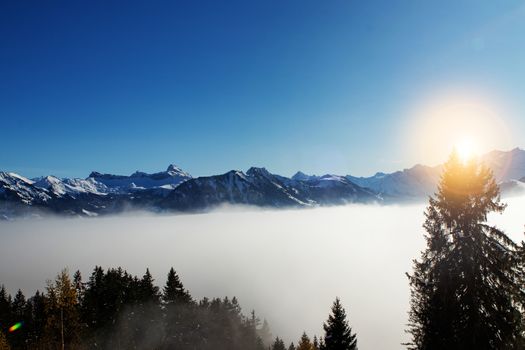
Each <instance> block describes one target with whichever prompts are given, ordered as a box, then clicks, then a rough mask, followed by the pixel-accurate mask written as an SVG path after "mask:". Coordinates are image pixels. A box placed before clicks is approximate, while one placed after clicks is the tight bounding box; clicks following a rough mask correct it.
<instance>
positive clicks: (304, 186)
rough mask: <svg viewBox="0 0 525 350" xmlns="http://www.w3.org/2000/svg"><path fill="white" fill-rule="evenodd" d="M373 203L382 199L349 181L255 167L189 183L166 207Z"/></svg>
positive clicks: (202, 207)
mask: <svg viewBox="0 0 525 350" xmlns="http://www.w3.org/2000/svg"><path fill="white" fill-rule="evenodd" d="M371 201H379V198H378V197H377V196H376V195H375V194H374V193H372V192H371V191H369V190H366V189H363V188H360V187H359V186H357V185H356V184H354V183H351V182H350V181H348V180H346V179H345V178H341V177H333V176H327V177H326V178H324V179H323V180H308V181H298V180H294V179H290V178H286V177H283V176H279V175H275V174H272V173H270V172H269V171H268V170H266V169H265V168H255V167H252V168H250V169H249V170H248V171H247V172H246V173H244V172H242V171H235V170H232V171H229V172H227V173H225V174H222V175H215V176H207V177H199V178H195V179H192V180H188V181H186V182H184V183H183V184H181V185H180V186H178V187H177V188H176V189H175V190H173V191H172V192H171V193H170V194H169V195H168V196H167V197H166V198H165V200H164V201H163V202H162V204H163V205H162V206H163V207H170V208H178V209H183V210H197V209H206V208H209V207H210V206H216V205H219V204H224V203H228V204H244V205H256V206H263V207H268V206H270V207H305V206H315V205H329V204H342V203H351V202H371Z"/></svg>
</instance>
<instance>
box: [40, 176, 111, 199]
mask: <svg viewBox="0 0 525 350" xmlns="http://www.w3.org/2000/svg"><path fill="white" fill-rule="evenodd" d="M33 181H34V183H33V185H34V186H35V187H38V188H41V189H45V190H48V191H50V192H53V193H54V194H56V195H57V196H63V195H65V194H69V195H71V196H73V197H74V196H75V195H78V194H80V193H91V194H97V195H105V194H106V193H108V192H109V189H108V187H107V186H106V185H104V184H103V183H101V182H97V181H96V180H95V179H93V178H87V179H85V180H84V179H59V178H57V177H55V176H52V175H48V176H43V177H40V178H37V179H33Z"/></svg>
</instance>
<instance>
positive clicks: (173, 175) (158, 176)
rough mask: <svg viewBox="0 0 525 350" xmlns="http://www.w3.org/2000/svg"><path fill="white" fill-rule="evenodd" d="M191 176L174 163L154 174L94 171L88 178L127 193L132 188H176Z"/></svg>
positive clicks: (110, 188)
mask: <svg viewBox="0 0 525 350" xmlns="http://www.w3.org/2000/svg"><path fill="white" fill-rule="evenodd" d="M191 178H192V177H191V175H189V174H188V173H186V172H184V171H183V170H182V169H180V168H179V167H177V166H176V165H174V164H172V165H170V166H169V167H168V169H167V170H166V171H162V172H158V173H154V174H148V173H144V172H140V171H136V172H135V173H133V174H131V175H130V176H125V175H112V174H101V173H99V172H96V171H94V172H92V173H91V174H90V175H89V177H88V180H89V179H93V180H95V181H96V182H98V183H101V184H103V185H105V186H106V187H107V188H108V189H109V190H110V191H112V192H117V193H125V192H128V191H130V190H137V189H151V188H157V187H163V188H167V187H171V188H175V187H177V186H178V185H179V184H181V183H183V182H184V181H187V180H189V179H191Z"/></svg>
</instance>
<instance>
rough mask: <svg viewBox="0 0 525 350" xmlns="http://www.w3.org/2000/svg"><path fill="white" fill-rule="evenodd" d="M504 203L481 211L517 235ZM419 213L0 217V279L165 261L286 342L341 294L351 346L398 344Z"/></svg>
mask: <svg viewBox="0 0 525 350" xmlns="http://www.w3.org/2000/svg"><path fill="white" fill-rule="evenodd" d="M507 202H508V203H509V206H508V208H507V210H506V212H505V214H503V215H497V216H491V218H490V220H491V221H492V222H494V223H496V224H497V225H498V226H499V227H501V228H503V229H505V230H506V232H507V233H508V234H509V236H511V237H512V238H513V239H514V240H516V241H521V239H522V236H523V225H524V224H525V216H524V215H523V212H524V209H525V198H523V197H521V198H511V199H508V200H507ZM423 211H424V206H422V205H414V206H372V205H352V206H347V207H336V208H320V209H303V210H283V211H255V210H251V211H243V210H241V211H238V210H226V211H217V212H213V213H208V214H200V215H176V216H154V215H151V214H133V215H125V216H118V217H106V218H97V219H38V220H23V221H18V222H11V223H9V222H0V284H5V285H6V286H7V287H8V289H9V291H10V292H14V291H15V289H17V288H21V289H22V290H23V291H24V293H26V295H28V294H33V293H34V291H35V290H36V289H37V288H39V289H43V288H44V286H45V280H46V279H47V278H54V276H55V275H56V273H57V272H59V271H60V270H61V269H62V268H64V267H68V268H69V269H70V271H71V272H73V271H74V270H77V269H79V270H80V271H81V272H82V273H83V277H84V280H87V278H88V277H89V274H90V273H91V270H92V269H93V267H94V266H95V265H101V266H103V267H104V268H107V267H116V266H122V267H123V268H125V269H127V270H128V271H129V272H131V273H133V274H137V275H139V276H141V275H142V274H143V273H144V271H145V268H146V267H149V268H150V270H151V272H152V274H153V275H154V277H155V278H156V283H157V284H158V285H162V284H163V283H164V281H165V275H166V274H167V272H168V270H169V268H170V267H171V266H173V267H174V268H175V269H176V270H177V272H178V273H179V275H180V276H181V278H182V281H183V283H184V284H185V286H186V287H187V288H188V289H189V290H190V292H191V293H192V295H193V296H195V297H197V298H201V297H203V296H209V297H213V296H234V295H235V296H237V297H238V298H239V300H240V302H241V305H242V307H243V310H244V312H245V313H248V312H249V311H250V310H251V309H255V310H256V312H257V313H258V314H259V316H260V317H261V318H266V319H267V320H268V321H269V323H270V326H271V328H272V332H273V333H274V335H279V336H280V337H284V338H285V340H286V341H288V342H289V341H292V340H293V341H294V342H295V343H297V339H298V338H299V336H300V335H301V333H302V331H303V330H305V331H306V332H307V333H308V334H309V335H312V336H313V335H314V334H317V335H320V334H322V333H321V330H322V328H321V326H322V322H323V321H324V320H326V318H327V316H328V313H329V309H330V306H331V303H332V302H333V300H334V298H335V297H336V296H339V297H341V299H342V302H343V305H344V306H345V308H346V309H347V312H348V315H349V318H350V324H351V325H352V327H353V329H354V331H356V332H357V333H358V345H359V348H360V349H362V350H367V349H401V348H403V346H401V343H402V342H405V341H407V340H408V338H407V335H406V334H405V333H404V329H405V328H406V322H407V310H408V300H409V288H408V282H407V278H406V276H405V272H410V271H411V267H412V259H414V258H417V257H419V252H420V251H421V249H423V247H424V244H425V241H424V239H423V230H422V228H421V225H422V223H423V220H424V216H423Z"/></svg>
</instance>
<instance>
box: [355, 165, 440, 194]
mask: <svg viewBox="0 0 525 350" xmlns="http://www.w3.org/2000/svg"><path fill="white" fill-rule="evenodd" d="M441 168H442V167H441V166H440V165H439V166H435V167H429V166H425V165H420V164H418V165H415V166H414V167H412V168H410V169H404V170H402V171H396V172H394V173H390V174H385V173H376V174H375V175H374V176H370V177H355V176H351V175H348V176H346V178H347V179H348V180H350V181H352V182H354V183H356V184H358V185H359V186H361V187H365V188H369V189H371V190H372V191H374V192H375V193H378V194H379V195H380V196H381V197H382V198H384V199H385V200H388V201H392V200H403V201H405V200H419V199H421V198H424V197H427V196H429V195H431V194H432V193H434V192H435V191H436V187H437V183H438V182H439V177H440V174H441Z"/></svg>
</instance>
